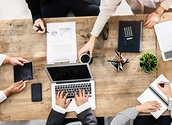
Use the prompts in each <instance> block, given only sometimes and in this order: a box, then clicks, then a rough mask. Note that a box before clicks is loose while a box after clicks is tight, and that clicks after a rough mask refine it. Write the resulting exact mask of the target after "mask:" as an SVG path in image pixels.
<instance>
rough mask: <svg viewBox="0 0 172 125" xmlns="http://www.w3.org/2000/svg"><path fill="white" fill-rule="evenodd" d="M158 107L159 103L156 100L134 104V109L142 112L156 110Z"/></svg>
mask: <svg viewBox="0 0 172 125" xmlns="http://www.w3.org/2000/svg"><path fill="white" fill-rule="evenodd" d="M160 108H161V106H160V103H158V102H157V101H148V102H145V103H143V104H142V105H138V106H136V110H137V111H138V112H143V113H147V112H148V113H149V112H156V111H157V110H160Z"/></svg>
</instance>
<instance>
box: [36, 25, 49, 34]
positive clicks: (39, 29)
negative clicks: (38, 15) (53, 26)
mask: <svg viewBox="0 0 172 125" xmlns="http://www.w3.org/2000/svg"><path fill="white" fill-rule="evenodd" d="M35 27H36V28H38V29H37V30H36V32H38V31H43V30H42V29H41V27H40V26H37V25H35ZM45 32H46V33H49V32H48V31H47V30H46V31H45Z"/></svg>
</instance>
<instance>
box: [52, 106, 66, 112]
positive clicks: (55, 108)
mask: <svg viewBox="0 0 172 125" xmlns="http://www.w3.org/2000/svg"><path fill="white" fill-rule="evenodd" d="M52 108H53V110H54V111H56V112H59V113H62V114H65V113H66V111H67V110H66V109H64V108H62V107H60V106H58V105H54V106H53V107H52Z"/></svg>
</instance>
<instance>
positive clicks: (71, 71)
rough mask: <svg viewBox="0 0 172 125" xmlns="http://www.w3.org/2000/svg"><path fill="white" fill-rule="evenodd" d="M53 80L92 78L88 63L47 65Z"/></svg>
mask: <svg viewBox="0 0 172 125" xmlns="http://www.w3.org/2000/svg"><path fill="white" fill-rule="evenodd" d="M46 69H47V71H48V74H49V77H50V79H51V80H52V81H79V80H84V79H91V78H92V76H91V74H90V71H89V69H88V67H87V65H85V64H84V65H59V66H50V67H46Z"/></svg>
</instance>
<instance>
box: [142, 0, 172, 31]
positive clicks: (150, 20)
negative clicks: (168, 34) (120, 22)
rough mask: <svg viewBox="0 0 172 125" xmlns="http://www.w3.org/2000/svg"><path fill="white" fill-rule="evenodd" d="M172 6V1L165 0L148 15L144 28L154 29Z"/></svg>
mask: <svg viewBox="0 0 172 125" xmlns="http://www.w3.org/2000/svg"><path fill="white" fill-rule="evenodd" d="M171 4H172V0H164V1H162V3H161V4H160V6H159V7H157V9H156V10H155V11H154V12H152V13H151V14H149V15H148V17H147V19H146V22H145V24H144V26H145V27H146V28H152V27H153V26H154V25H155V24H156V23H158V21H159V19H160V17H161V16H162V14H163V13H164V11H165V10H168V9H169V8H170V5H171Z"/></svg>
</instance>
